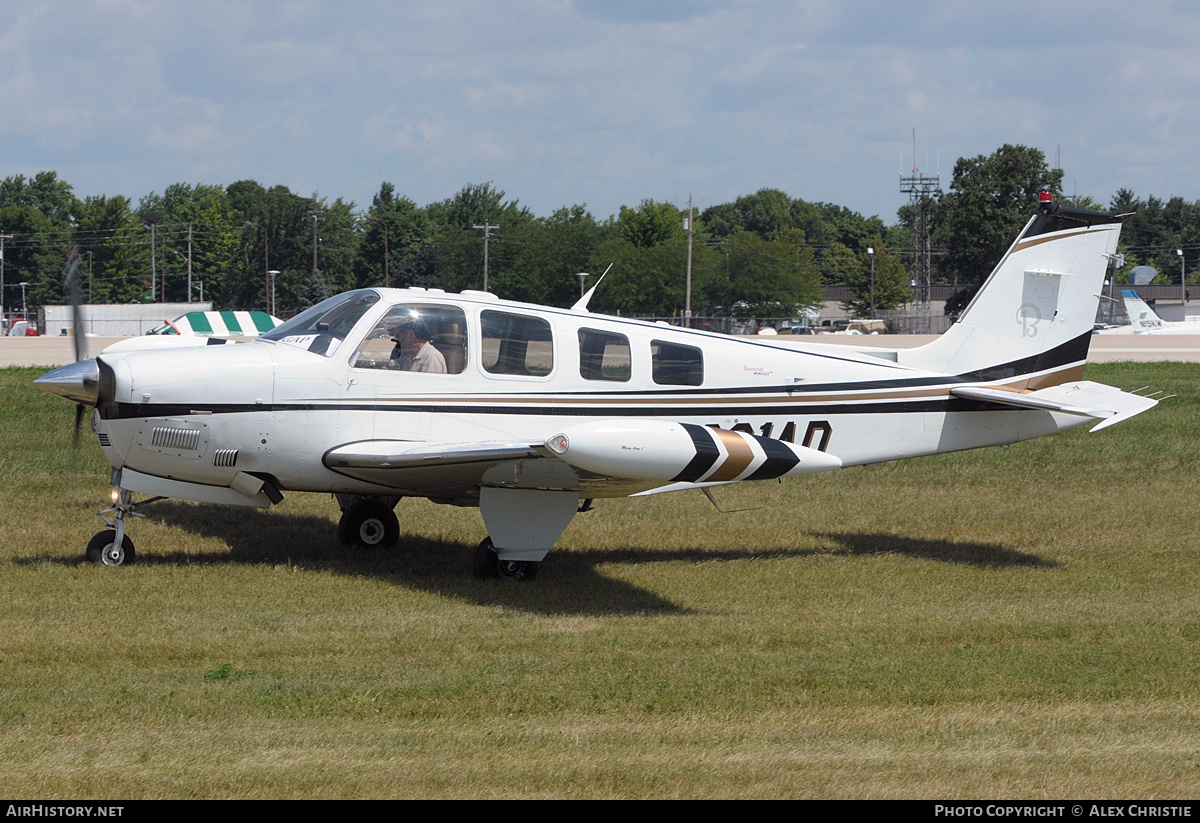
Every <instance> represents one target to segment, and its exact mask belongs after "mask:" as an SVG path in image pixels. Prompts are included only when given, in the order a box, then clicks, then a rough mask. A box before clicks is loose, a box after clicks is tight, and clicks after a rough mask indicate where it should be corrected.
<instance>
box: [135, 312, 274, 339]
mask: <svg viewBox="0 0 1200 823" xmlns="http://www.w3.org/2000/svg"><path fill="white" fill-rule="evenodd" d="M282 322H283V321H282V320H280V319H279V318H278V317H272V316H271V315H269V314H267V313H266V312H265V311H190V312H188V313H187V314H181V315H180V316H179V317H176V318H175V319H174V320H169V321H167V322H166V323H164V324H163V325H161V326H156V327H154V328H153V329H151V330H150V331H148V332H146V333H147V334H180V335H196V336H199V337H258V336H259V335H260V334H264V333H266V332H269V331H270V330H271V329H273V328H275V327H276V326H278V325H279V324H280V323H282Z"/></svg>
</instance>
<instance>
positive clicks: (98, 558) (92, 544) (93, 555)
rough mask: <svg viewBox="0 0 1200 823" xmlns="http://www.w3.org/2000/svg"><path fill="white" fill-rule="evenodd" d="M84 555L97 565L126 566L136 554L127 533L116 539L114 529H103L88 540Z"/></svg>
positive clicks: (88, 560)
mask: <svg viewBox="0 0 1200 823" xmlns="http://www.w3.org/2000/svg"><path fill="white" fill-rule="evenodd" d="M84 557H85V558H86V559H87V562H89V563H94V564H96V565H97V566H128V565H129V564H130V563H132V562H133V561H134V558H136V557H137V555H136V553H135V552H134V550H133V541H132V540H130V539H129V536H128V535H124V534H123V535H121V539H120V540H119V541H118V540H117V530H116V529H105V530H104V531H102V532H97V534H96V536H95V537H93V538H92V539H91V540H89V541H88V544H87V552H86V553H85V555H84Z"/></svg>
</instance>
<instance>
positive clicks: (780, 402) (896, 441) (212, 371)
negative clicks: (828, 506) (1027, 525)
mask: <svg viewBox="0 0 1200 823" xmlns="http://www.w3.org/2000/svg"><path fill="white" fill-rule="evenodd" d="M352 295H357V296H358V297H357V298H354V299H358V300H360V301H363V302H365V303H366V305H365V306H363V307H362V310H361V311H360V312H359V311H358V309H355V312H356V313H357V314H356V316H354V317H352V318H350V321H349V322H346V323H345V324H344V326H345V327H344V328H343V329H340V330H337V329H334V330H333V331H332V332H330V331H329V330H328V326H329V324H328V323H326V324H324V325H325V326H326V327H327V328H326V329H325V330H322V329H321V328H320V327H321V325H322V324H321V323H320V322H317V323H315V324H313V323H310V324H309V327H308V328H307V329H301V330H300V331H299V332H298V333H294V334H293V333H288V330H287V329H284V333H283V334H279V335H275V339H260V340H256V341H252V342H249V343H245V344H239V345H236V346H233V345H230V346H213V347H207V348H198V349H194V350H188V351H178V350H174V351H141V352H132V353H128V354H120V353H116V354H106V355H103V356H102V357H101V364H102V365H101V372H102V378H101V384H102V386H104V385H105V381H108V387H107V388H102V389H101V393H102V397H101V399H100V402H99V403H98V406H97V411H96V413H95V414H94V417H93V429H94V431H95V433H96V435H97V437H98V438H99V440H100V443H101V446H102V448H103V449H104V453H105V455H106V457H107V458H108V459H109V461H110V462H111V463H112V464H113V466H114V467H116V468H129V469H133V470H134V471H136V472H139V473H142V474H145V475H153V476H156V477H162V478H170V479H173V480H180V481H185V482H187V483H195V484H203V485H211V486H217V487H226V486H229V485H230V484H231V483H232V482H234V478H235V477H236V476H237V475H238V474H239V473H249V474H250V475H252V476H262V477H270V478H271V479H272V480H273V482H274V483H275V484H276V485H277V486H278V488H280V489H284V490H289V489H290V490H296V491H325V492H338V493H347V494H363V495H370V494H375V495H380V494H393V495H395V494H399V495H401V496H403V495H418V496H426V497H432V498H435V499H440V500H446V501H451V502H457V503H463V504H472V503H473V502H475V501H476V500H477V497H478V487H479V478H477V477H470V476H469V474H464V473H463V472H461V471H456V470H445V471H433V470H428V469H422V470H418V471H413V472H405V471H393V472H390V473H388V474H387V480H386V482H371V481H369V480H366V479H364V478H363V477H362V476H361V474H360V476H352V475H351V474H347V473H346V472H344V471H340V470H338V469H337V467H336V466H334V467H331V466H329V465H327V461H326V460H325V455H326V454H327V453H328V452H329V451H330V450H332V449H335V448H338V447H343V446H346V445H347V444H354V443H359V442H372V443H377V442H380V441H395V443H396V444H397V445H398V447H402V446H403V444H406V443H412V444H448V445H449V444H471V443H496V442H509V441H511V442H529V443H542V442H543V441H545V440H546V439H547V438H549V437H551V436H552V435H554V434H555V433H556V432H558V431H561V430H563V429H564V428H567V427H570V426H574V425H577V424H579V423H583V422H587V421H602V420H613V419H623V418H628V419H647V420H669V421H673V422H679V423H690V424H696V425H699V426H707V427H716V428H721V429H726V430H734V431H745V432H748V433H751V434H755V435H759V436H762V437H767V438H774V439H778V440H782V441H786V442H789V443H794V444H796V445H798V446H806V447H808V448H812V449H816V450H819V451H824V452H827V453H828V454H830V455H834V456H836V457H837V458H839V459H840V460H841V462H842V464H843V465H855V464H864V463H875V462H881V461H886V460H893V459H897V458H902V457H911V456H916V455H922V454H931V453H935V452H941V451H953V450H956V449H964V448H973V447H978V446H984V445H993V444H1001V443H1010V442H1014V441H1016V440H1021V439H1027V438H1030V437H1037V436H1041V435H1043V434H1048V433H1050V432H1053V431H1057V430H1059V429H1063V428H1068V427H1070V426H1073V425H1078V424H1080V423H1082V422H1084V420H1083V419H1082V418H1079V417H1076V416H1071V415H1062V414H1056V413H1052V412H1048V411H1035V410H1014V409H1009V408H1003V407H999V406H990V405H989V404H987V403H982V402H979V401H972V400H964V399H961V398H954V397H951V395H950V389H951V388H953V387H955V386H961V385H964V383H966V382H969V380H970V379H969V378H964V377H963V376H957V375H947V374H941V373H937V372H931V371H928V370H924V369H921V368H917V367H914V366H910V365H906V364H905V363H904V357H905V355H904V353H903V352H896V351H889V350H865V351H857V350H854V349H853V348H852V347H846V346H840V345H829V344H826V345H821V344H807V345H804V346H803V348H798V347H791V346H787V345H785V344H779V343H769V342H763V341H759V340H745V339H737V338H730V337H725V336H722V335H717V334H711V333H706V332H700V331H692V330H687V329H680V328H675V327H669V326H665V325H656V324H647V323H642V322H638V321H632V320H623V319H620V318H615V317H610V316H603V315H595V314H591V313H587V312H580V311H572V310H566V309H561V310H560V309H548V308H546V307H538V306H532V305H527V304H520V303H513V302H508V301H501V300H497V299H495V298H494V297H491V296H490V295H484V294H465V295H449V294H445V293H442V292H438V291H426V290H421V289H407V290H373V291H363V292H357V293H352ZM323 305H324V304H323ZM401 310H403V311H406V312H410V313H412V312H415V313H417V314H420V315H422V316H424V317H425V318H427V319H429V320H430V321H431V322H433V323H435V324H436V329H437V331H436V333H434V334H433V339H432V340H431V341H430V342H428V343H426V344H425V345H434V346H438V347H440V349H441V350H442V351H443V352H444V360H445V362H446V363H447V364H448V368H447V371H446V373H421V372H414V371H407V370H403V369H401V368H399V367H398V362H399V358H397V357H396V352H395V348H396V347H397V345H398V344H396V343H395V342H394V340H393V338H391V337H390V336H388V334H389V333H388V328H389V327H388V325H387V324H388V322H389V321H388V318H389V317H392V316H396V315H397V312H399V311H401ZM322 336H324V337H326V338H329V339H328V340H318V338H321V337H322ZM268 337H270V336H268ZM979 382H986V381H979ZM540 462H542V463H545V462H547V461H540ZM517 474H519V472H517ZM632 474H636V473H632ZM372 479H374V476H372ZM512 483H513V484H515V485H518V486H521V485H525V486H527V487H532V488H571V487H572V486H573V487H574V490H577V491H579V492H580V494H581V496H586V497H606V496H624V495H627V494H631V493H635V492H638V491H644V490H646V489H649V488H652V487H653V486H654V485H655V483H653V482H648V481H644V480H639V479H638V478H636V477H633V478H628V479H625V480H624V481H622V480H621V479H619V478H612V477H607V478H596V477H589V476H588V475H587V473H579V472H570V471H560V472H557V473H555V472H554V471H553V470H552V469H549V468H548V467H546V466H542V467H541V468H539V470H538V474H537V476H533V477H517V478H515V479H514V480H513V481H512Z"/></svg>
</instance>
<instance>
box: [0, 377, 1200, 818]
mask: <svg viewBox="0 0 1200 823" xmlns="http://www.w3.org/2000/svg"><path fill="white" fill-rule="evenodd" d="M41 371H42V370H38V369H32V370H30V369H24V370H22V369H8V370H3V371H0V481H3V484H4V489H5V491H4V494H3V498H2V499H3V502H2V503H0V506H2V507H3V508H2V511H3V514H4V518H3V537H2V538H0V793H3V794H5V795H7V796H9V797H22V798H26V797H27V798H46V799H49V798H86V797H95V798H121V799H127V798H146V797H148V798H158V797H162V798H181V797H236V798H273V797H329V798H342V797H513V798H517V797H865V798H898V797H909V798H923V797H928V798H946V799H954V798H990V797H1006V798H1038V797H1046V798H1064V797H1073V798H1164V797H1165V798H1179V797H1194V796H1195V795H1196V787H1197V786H1198V785H1200V656H1198V652H1200V596H1197V592H1196V586H1197V581H1200V552H1198V551H1197V547H1198V544H1200V538H1198V537H1197V523H1198V520H1200V518H1198V516H1197V504H1198V503H1200V459H1198V456H1197V443H1198V442H1200V439H1198V438H1200V414H1198V412H1200V388H1198V382H1200V366H1193V365H1167V364H1155V365H1133V364H1115V365H1110V366H1094V367H1089V369H1088V375H1087V376H1088V378H1089V379H1093V380H1100V381H1103V382H1108V383H1112V384H1114V385H1118V386H1121V387H1122V388H1126V389H1137V388H1139V387H1142V386H1146V385H1149V386H1151V387H1152V388H1153V389H1159V390H1162V391H1163V393H1164V394H1174V395H1176V397H1174V398H1172V399H1170V400H1167V401H1165V402H1164V403H1162V404H1160V405H1159V406H1158V407H1157V408H1155V409H1152V410H1151V411H1149V412H1147V413H1145V414H1143V415H1141V416H1139V417H1136V418H1134V419H1132V420H1130V421H1127V422H1125V423H1122V424H1120V425H1118V426H1114V427H1112V428H1110V429H1107V430H1105V431H1102V432H1099V433H1097V434H1089V433H1087V432H1086V431H1085V430H1075V431H1072V432H1068V433H1066V434H1062V435H1058V436H1056V437H1051V438H1046V439H1043V440H1038V441H1033V442H1029V443H1023V444H1018V445H1016V446H1013V447H1011V448H1008V449H990V450H985V451H979V452H968V453H963V454H957V455H943V456H939V457H936V458H924V459H919V460H912V461H907V462H902V463H895V464H889V465H886V466H877V467H868V468H857V469H847V470H843V471H841V472H836V473H833V474H829V475H817V476H813V477H809V478H804V479H801V480H797V481H792V482H784V483H782V484H778V483H761V484H754V485H748V486H745V487H738V488H730V489H725V490H721V491H719V492H718V500H719V502H720V503H721V505H722V506H723V507H725V508H727V509H745V508H751V507H759V506H761V508H752V510H749V511H740V512H735V513H729V514H721V513H718V512H717V511H715V510H714V509H713V508H712V507H711V505H710V504H709V503H708V501H707V500H705V499H704V497H703V496H702V495H700V494H699V493H686V494H678V495H661V496H658V497H653V498H648V499H638V500H621V501H600V503H599V505H598V507H597V509H596V510H595V511H593V512H590V513H587V514H585V515H581V516H579V517H577V518H576V519H575V521H574V522H573V523H572V525H571V526H570V527H569V528H568V529H567V531H566V533H565V534H564V535H563V537H562V539H561V540H560V541H559V544H558V547H557V548H556V549H555V551H554V552H552V553H551V554H550V556H549V557H548V558H547V561H546V562H545V563H544V564H543V566H542V569H541V571H540V574H539V577H538V579H537V580H536V581H534V582H532V583H523V584H511V583H507V584H506V583H501V582H499V581H476V580H474V579H472V578H471V577H470V572H469V568H470V566H469V558H470V552H471V548H472V547H473V546H474V545H475V543H477V542H478V541H479V540H480V538H482V537H483V534H484V529H483V526H482V521H481V520H480V519H479V517H478V513H477V512H475V511H473V510H462V509H455V508H450V507H439V506H434V505H432V504H428V503H425V502H423V501H411V500H406V501H402V502H401V504H400V506H399V507H398V513H399V515H400V519H401V523H402V526H403V528H404V529H405V531H406V534H407V535H408V537H406V539H405V540H404V541H403V542H402V546H401V548H400V550H399V551H397V552H396V553H394V554H393V555H391V556H384V557H377V556H370V555H361V554H348V553H346V552H344V551H343V550H341V549H339V548H338V547H337V545H336V537H335V531H336V522H337V516H338V511H337V506H336V504H335V503H334V502H333V500H332V499H329V498H327V497H323V496H319V495H300V494H294V495H288V497H287V499H286V500H285V501H284V503H283V505H281V506H279V507H277V508H276V509H274V510H272V511H268V512H259V511H251V510H234V509H228V508H220V507H211V506H201V505H192V504H187V503H179V502H175V501H170V502H165V503H160V504H157V505H155V506H153V507H150V508H147V509H145V512H146V513H147V514H148V515H150V517H149V518H148V519H146V520H140V519H139V520H136V521H134V522H133V523H132V525H131V527H130V532H131V535H132V537H133V539H134V541H135V542H136V544H137V548H138V553H139V558H138V564H137V565H135V566H131V567H126V568H117V569H107V568H98V567H92V566H88V565H85V564H83V563H81V558H82V554H83V548H84V545H85V544H86V543H87V540H88V538H89V537H90V536H91V535H92V534H93V533H94V532H96V531H97V530H99V529H100V528H103V523H102V522H101V521H100V520H99V519H98V518H97V517H96V516H95V512H96V511H97V509H99V508H101V507H102V506H103V505H104V504H105V501H106V499H107V494H108V468H107V464H106V463H105V462H104V461H103V459H102V457H101V455H100V452H99V449H98V448H97V447H96V445H95V443H94V441H93V440H92V439H91V438H89V437H84V439H83V443H82V447H81V449H80V451H79V454H78V456H77V457H72V453H71V448H70V441H71V433H70V428H71V422H72V415H73V412H72V409H71V407H70V406H69V405H68V404H66V403H64V402H62V401H61V400H59V399H57V398H54V397H51V396H50V395H48V394H46V393H45V392H41V391H39V390H37V389H35V388H34V387H32V386H31V384H30V381H31V380H32V378H33V377H34V376H36V375H37V374H39V373H40V372H41Z"/></svg>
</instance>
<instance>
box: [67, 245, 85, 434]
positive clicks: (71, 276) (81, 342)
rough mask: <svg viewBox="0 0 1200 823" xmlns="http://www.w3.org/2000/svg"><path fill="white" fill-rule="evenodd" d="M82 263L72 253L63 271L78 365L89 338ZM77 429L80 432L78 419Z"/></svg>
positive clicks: (83, 357) (82, 357) (76, 253)
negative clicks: (84, 326) (84, 322)
mask: <svg viewBox="0 0 1200 823" xmlns="http://www.w3.org/2000/svg"><path fill="white" fill-rule="evenodd" d="M80 262H81V260H80V259H79V253H78V252H74V251H73V252H71V257H70V259H68V260H67V267H66V269H65V270H64V271H63V290H64V291H65V292H66V293H67V301H68V302H69V303H70V304H71V327H72V332H71V333H72V334H74V335H75V362H76V363H78V362H79V361H80V360H86V359H87V337H86V335H85V333H84V331H83V310H82V306H83V297H82V295H81V294H80V289H79V264H80ZM75 428H76V430H77V431H78V429H79V425H78V419H77V420H76V426H75ZM77 439H78V438H77Z"/></svg>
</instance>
